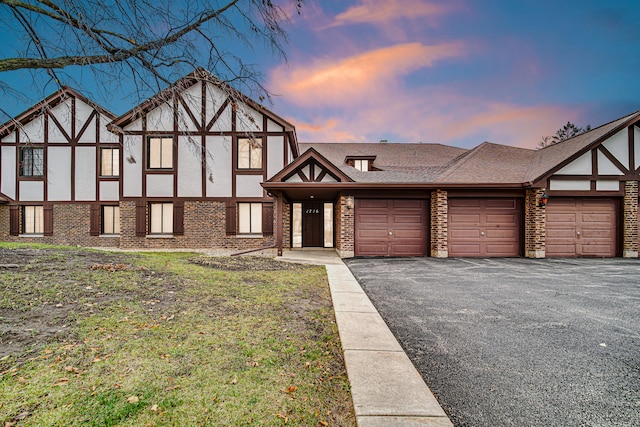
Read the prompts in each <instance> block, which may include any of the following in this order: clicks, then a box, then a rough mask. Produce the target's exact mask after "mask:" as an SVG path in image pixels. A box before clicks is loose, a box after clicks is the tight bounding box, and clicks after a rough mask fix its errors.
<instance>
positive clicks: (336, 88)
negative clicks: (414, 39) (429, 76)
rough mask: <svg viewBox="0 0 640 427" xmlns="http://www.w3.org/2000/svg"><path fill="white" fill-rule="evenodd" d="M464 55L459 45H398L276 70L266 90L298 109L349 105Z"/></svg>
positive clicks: (368, 98)
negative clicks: (410, 76)
mask: <svg viewBox="0 0 640 427" xmlns="http://www.w3.org/2000/svg"><path fill="white" fill-rule="evenodd" d="M464 51H465V49H464V47H463V46H462V45H461V44H460V43H448V44H441V45H434V46H427V45H423V44H421V43H405V44H399V45H395V46H391V47H386V48H381V49H376V50H372V51H368V52H365V53H362V54H359V55H355V56H352V57H349V58H346V59H342V60H338V61H334V60H331V59H320V60H316V61H314V62H313V63H311V64H310V65H308V66H299V67H295V68H288V67H286V66H280V67H278V68H277V69H275V70H274V71H273V73H272V74H271V81H270V84H269V87H271V88H273V91H274V92H275V93H278V94H280V95H283V96H285V97H286V98H287V100H288V101H290V102H294V103H296V104H298V105H302V106H332V105H345V104H348V105H353V104H354V103H360V102H362V101H363V100H365V99H366V100H370V99H371V98H372V96H376V95H379V94H380V93H381V92H388V91H389V89H390V88H394V87H397V86H398V85H399V83H400V81H401V78H402V77H403V76H405V75H406V74H407V73H410V72H412V71H415V70H418V69H421V68H425V67H430V66H432V65H433V64H434V63H435V62H436V61H439V60H443V59H446V58H452V57H458V56H461V55H462V54H463V53H464Z"/></svg>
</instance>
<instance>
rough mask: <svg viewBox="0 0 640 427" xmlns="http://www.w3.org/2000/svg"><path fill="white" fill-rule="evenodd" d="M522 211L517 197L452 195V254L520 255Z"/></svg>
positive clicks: (478, 255) (450, 218)
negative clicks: (472, 197) (457, 196)
mask: <svg viewBox="0 0 640 427" xmlns="http://www.w3.org/2000/svg"><path fill="white" fill-rule="evenodd" d="M521 211H522V208H521V203H520V200H519V199H515V198H505V199H502V198H501V199H489V198H487V199H466V198H465V199H455V198H450V199H449V215H448V228H449V230H448V238H449V256H451V257H508V256H519V255H520V247H521V245H520V235H521V232H520V224H521V218H522V215H521Z"/></svg>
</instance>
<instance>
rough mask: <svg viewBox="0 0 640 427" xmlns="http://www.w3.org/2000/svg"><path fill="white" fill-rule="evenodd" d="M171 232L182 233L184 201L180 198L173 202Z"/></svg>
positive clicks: (179, 234)
mask: <svg viewBox="0 0 640 427" xmlns="http://www.w3.org/2000/svg"><path fill="white" fill-rule="evenodd" d="M173 234H174V235H176V236H182V235H183V234H184V201H182V200H174V202H173Z"/></svg>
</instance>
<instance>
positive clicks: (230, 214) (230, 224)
mask: <svg viewBox="0 0 640 427" xmlns="http://www.w3.org/2000/svg"><path fill="white" fill-rule="evenodd" d="M226 222H227V236H235V235H236V205H235V203H229V204H228V205H227V214H226Z"/></svg>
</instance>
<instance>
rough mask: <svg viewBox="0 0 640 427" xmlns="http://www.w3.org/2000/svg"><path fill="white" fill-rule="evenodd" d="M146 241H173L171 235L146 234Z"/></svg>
mask: <svg viewBox="0 0 640 427" xmlns="http://www.w3.org/2000/svg"><path fill="white" fill-rule="evenodd" d="M147 239H173V234H147Z"/></svg>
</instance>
